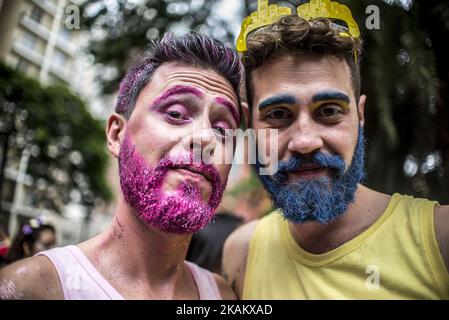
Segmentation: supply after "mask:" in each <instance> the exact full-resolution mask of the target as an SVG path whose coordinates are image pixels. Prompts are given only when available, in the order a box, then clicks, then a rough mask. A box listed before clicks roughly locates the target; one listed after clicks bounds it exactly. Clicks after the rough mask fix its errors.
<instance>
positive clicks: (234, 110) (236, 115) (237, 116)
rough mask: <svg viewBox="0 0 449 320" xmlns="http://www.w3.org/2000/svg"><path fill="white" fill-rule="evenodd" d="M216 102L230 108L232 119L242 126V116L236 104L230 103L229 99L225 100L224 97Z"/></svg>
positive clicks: (218, 98)
mask: <svg viewBox="0 0 449 320" xmlns="http://www.w3.org/2000/svg"><path fill="white" fill-rule="evenodd" d="M215 102H216V103H218V104H221V105H223V106H225V107H226V108H228V110H229V111H230V112H231V114H232V117H233V118H234V120H235V122H236V123H237V126H238V125H239V124H240V114H239V112H238V110H237V108H236V106H235V105H234V103H232V102H231V101H229V100H228V99H226V98H223V97H217V98H215Z"/></svg>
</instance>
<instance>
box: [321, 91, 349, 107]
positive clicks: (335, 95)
mask: <svg viewBox="0 0 449 320" xmlns="http://www.w3.org/2000/svg"><path fill="white" fill-rule="evenodd" d="M326 100H341V101H344V102H346V103H347V104H350V103H351V99H350V98H349V97H348V96H347V95H346V94H344V93H343V92H340V91H334V90H326V91H322V92H319V93H317V94H315V95H314V96H313V97H312V101H313V102H320V101H326Z"/></svg>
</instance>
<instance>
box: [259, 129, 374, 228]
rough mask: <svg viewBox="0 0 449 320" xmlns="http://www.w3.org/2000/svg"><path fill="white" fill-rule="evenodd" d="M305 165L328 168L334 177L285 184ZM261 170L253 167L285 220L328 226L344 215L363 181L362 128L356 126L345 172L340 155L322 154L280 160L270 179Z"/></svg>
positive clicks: (363, 142)
mask: <svg viewBox="0 0 449 320" xmlns="http://www.w3.org/2000/svg"><path fill="white" fill-rule="evenodd" d="M256 158H257V161H258V157H256ZM304 162H307V163H314V164H317V165H320V166H321V167H325V168H330V169H331V171H333V172H334V173H335V176H334V177H333V178H332V179H329V178H318V179H312V180H299V181H297V182H294V183H290V184H288V183H287V173H288V172H290V171H295V170H298V169H299V168H300V167H301V165H302V164H303V163H304ZM260 167H261V165H260V163H259V162H257V163H256V165H255V168H256V171H257V174H258V176H259V178H260V180H261V181H262V183H263V185H264V186H265V188H266V189H267V191H268V192H269V194H270V196H271V198H272V200H273V203H274V205H275V206H276V207H277V208H278V209H280V211H281V212H282V214H283V215H284V217H285V218H286V219H288V220H289V221H291V222H293V223H296V224H299V223H304V222H307V221H317V222H319V223H321V224H326V223H329V222H331V221H334V220H336V219H337V218H339V217H341V216H342V215H344V213H345V212H346V210H347V208H348V206H349V204H351V203H352V202H354V198H355V192H356V190H357V185H358V184H359V183H360V182H362V181H363V179H364V178H365V139H364V135H363V128H361V127H359V134H358V139H357V145H356V148H355V152H354V156H353V159H352V162H351V165H350V166H349V169H348V170H346V165H345V162H344V160H343V159H342V158H341V157H340V156H338V155H325V154H323V153H321V152H317V153H315V154H313V156H312V157H311V158H309V159H305V158H304V157H303V156H296V155H295V156H293V157H292V158H290V159H288V160H286V161H280V162H279V167H278V172H277V173H276V174H275V175H273V176H266V175H259V169H260Z"/></svg>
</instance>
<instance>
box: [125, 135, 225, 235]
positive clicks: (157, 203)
mask: <svg viewBox="0 0 449 320" xmlns="http://www.w3.org/2000/svg"><path fill="white" fill-rule="evenodd" d="M187 160H188V161H187ZM186 162H187V163H193V155H192V154H190V155H188V159H186V156H185V155H183V156H180V157H179V158H176V159H174V158H172V157H165V158H163V159H161V160H160V161H159V163H158V164H157V165H156V167H155V168H154V169H152V168H150V167H148V166H147V164H146V162H145V160H144V159H143V157H142V156H141V155H139V154H138V152H137V150H136V147H135V146H134V145H133V144H132V142H131V139H130V136H129V134H128V133H126V135H125V140H124V142H123V144H122V147H121V149H120V155H119V170H120V185H121V188H122V192H123V195H124V197H125V200H126V202H127V203H128V204H129V205H130V206H132V207H133V208H134V209H135V210H136V212H137V214H138V216H139V217H140V219H142V220H143V221H144V222H146V223H147V224H149V225H151V226H154V227H156V228H158V229H159V230H162V231H165V232H172V233H178V234H183V233H193V232H195V231H197V230H199V229H201V228H203V227H204V226H205V225H206V224H207V223H208V222H209V221H210V220H211V219H212V217H213V216H214V214H215V210H216V208H217V207H218V204H219V203H220V200H221V197H222V195H223V191H224V185H223V184H222V182H221V179H220V175H219V173H218V172H217V170H216V169H215V168H214V167H213V166H211V165H207V164H205V163H201V164H198V165H196V167H197V168H198V169H200V170H201V171H203V172H205V173H207V174H208V175H209V176H210V177H211V181H212V194H211V197H210V199H209V201H208V203H205V202H204V201H203V200H202V199H201V192H200V190H199V188H198V186H197V185H195V184H193V183H190V182H187V181H184V182H182V183H180V184H179V186H178V187H177V188H176V192H174V193H173V194H166V193H165V192H164V191H163V190H162V184H163V181H164V178H165V177H166V175H167V172H168V170H170V169H172V168H174V167H175V164H179V163H186Z"/></svg>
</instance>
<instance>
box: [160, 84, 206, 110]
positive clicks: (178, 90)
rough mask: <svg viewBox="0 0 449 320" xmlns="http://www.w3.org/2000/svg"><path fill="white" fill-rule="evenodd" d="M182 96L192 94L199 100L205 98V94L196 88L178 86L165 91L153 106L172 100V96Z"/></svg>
mask: <svg viewBox="0 0 449 320" xmlns="http://www.w3.org/2000/svg"><path fill="white" fill-rule="evenodd" d="M182 94H192V95H194V96H196V97H198V98H202V97H203V96H204V93H203V92H202V91H201V90H199V89H197V88H195V87H190V86H185V85H176V86H174V87H171V88H170V89H168V90H166V91H164V93H163V94H162V95H160V96H159V97H157V98H156V99H155V100H154V101H153V103H152V105H153V106H157V105H158V104H159V103H161V102H162V101H164V100H167V99H168V98H170V97H172V96H176V95H182Z"/></svg>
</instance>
